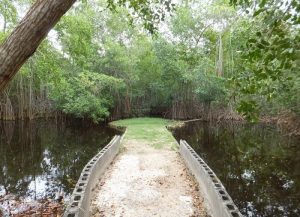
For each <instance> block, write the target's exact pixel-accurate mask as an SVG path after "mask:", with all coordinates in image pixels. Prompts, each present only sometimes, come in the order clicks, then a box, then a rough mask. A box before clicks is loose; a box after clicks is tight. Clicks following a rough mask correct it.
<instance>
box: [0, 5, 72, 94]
mask: <svg viewBox="0 0 300 217" xmlns="http://www.w3.org/2000/svg"><path fill="white" fill-rule="evenodd" d="M75 1H76V0H37V1H36V2H35V3H34V4H33V6H32V7H31V8H30V10H29V11H28V13H27V14H26V16H25V17H24V18H23V19H22V21H21V22H20V23H19V24H18V26H17V27H16V28H15V29H14V30H13V32H12V33H11V35H10V36H9V37H8V38H7V40H6V41H5V42H4V43H3V44H2V45H1V46H0V91H2V90H3V89H4V87H5V86H6V85H7V84H8V83H9V81H10V80H11V79H12V78H13V76H14V75H15V74H16V73H17V72H18V70H19V69H20V68H21V66H22V65H23V64H24V63H25V62H26V60H27V59H28V58H29V57H30V56H32V55H33V53H34V52H35V51H36V49H37V48H38V46H39V45H40V43H41V42H42V40H43V39H44V38H45V37H46V36H47V34H48V32H49V31H50V30H51V28H52V27H54V25H55V24H56V23H57V22H58V21H59V19H60V18H61V17H62V16H63V15H64V14H65V13H66V12H67V11H68V10H69V9H70V7H71V6H72V5H73V4H74V3H75Z"/></svg>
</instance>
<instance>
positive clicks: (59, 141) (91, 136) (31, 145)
mask: <svg viewBox="0 0 300 217" xmlns="http://www.w3.org/2000/svg"><path fill="white" fill-rule="evenodd" d="M117 133H119V132H117V131H116V130H114V129H111V128H108V127H99V126H93V127H88V126H81V124H80V123H75V122H73V123H72V125H71V126H70V125H69V124H66V123H56V122H55V121H49V120H48V121H41V120H38V121H34V122H0V196H1V195H4V194H6V193H10V194H14V195H17V196H22V197H23V198H25V199H41V198H45V197H47V198H54V197H55V194H56V193H58V192H63V193H64V194H65V195H69V194H70V193H71V192H72V189H73V187H74V184H75V183H76V181H77V179H78V177H79V175H80V173H81V170H82V168H83V167H84V165H85V164H86V163H87V162H88V160H89V159H90V158H91V157H92V156H93V155H94V154H95V153H96V152H97V151H98V150H100V149H101V148H102V147H103V146H104V145H106V144H107V143H108V142H109V141H110V140H111V138H112V137H113V136H114V135H115V134H117Z"/></svg>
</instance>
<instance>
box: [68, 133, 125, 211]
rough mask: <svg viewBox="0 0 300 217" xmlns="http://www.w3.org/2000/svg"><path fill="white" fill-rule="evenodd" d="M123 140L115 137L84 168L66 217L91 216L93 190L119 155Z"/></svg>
mask: <svg viewBox="0 0 300 217" xmlns="http://www.w3.org/2000/svg"><path fill="white" fill-rule="evenodd" d="M121 138H122V137H121V136H115V137H114V138H113V139H112V140H111V141H110V143H109V144H108V145H107V146H105V147H104V148H103V149H102V150H101V151H100V152H99V153H98V154H96V155H95V156H94V157H93V158H92V159H91V160H90V161H89V162H88V163H87V164H86V166H85V167H84V168H83V170H82V173H81V175H80V177H79V179H78V182H77V184H76V186H75V189H74V191H73V194H72V196H71V199H70V202H69V205H68V206H67V209H66V211H65V213H64V217H87V216H89V211H90V202H91V196H92V190H93V189H94V188H95V187H96V185H97V183H98V181H99V179H100V178H101V175H102V174H103V173H104V171H105V170H106V169H107V167H108V166H109V164H110V163H111V162H112V161H113V159H114V158H115V156H116V155H117V154H118V152H119V147H120V141H121Z"/></svg>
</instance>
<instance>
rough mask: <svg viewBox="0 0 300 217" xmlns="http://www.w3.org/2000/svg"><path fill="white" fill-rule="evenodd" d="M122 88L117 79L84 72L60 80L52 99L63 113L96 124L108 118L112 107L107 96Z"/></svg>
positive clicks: (111, 99)
mask: <svg viewBox="0 0 300 217" xmlns="http://www.w3.org/2000/svg"><path fill="white" fill-rule="evenodd" d="M122 86H123V83H122V81H121V80H119V79H116V78H113V77H111V76H107V75H103V74H99V73H94V72H88V71H84V72H82V73H79V74H78V75H77V76H76V77H74V76H73V77H71V78H69V79H64V80H62V81H61V84H60V85H59V86H58V87H56V89H55V90H53V91H54V92H53V95H52V98H53V99H54V100H55V101H56V104H57V107H58V108H60V109H61V110H62V111H64V112H65V113H67V114H72V115H75V116H76V117H80V118H89V119H91V120H93V121H94V122H96V123H98V122H99V121H102V120H104V119H105V118H107V117H108V115H109V108H110V107H111V106H112V105H113V98H112V97H111V96H110V95H109V94H110V93H111V91H112V90H113V89H114V90H117V89H119V88H122Z"/></svg>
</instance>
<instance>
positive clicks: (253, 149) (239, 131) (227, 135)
mask: <svg viewBox="0 0 300 217" xmlns="http://www.w3.org/2000/svg"><path fill="white" fill-rule="evenodd" d="M173 135H174V136H175V137H176V139H177V140H179V139H185V140H186V141H187V142H188V143H189V144H190V145H191V146H192V147H193V148H194V149H195V151H196V152H197V153H198V154H199V155H200V156H201V157H202V158H203V159H204V160H205V161H206V162H207V163H208V164H209V166H210V167H211V168H212V169H213V170H214V172H215V173H216V174H217V176H218V177H219V178H220V180H221V181H222V182H223V184H224V186H225V187H226V189H227V191H228V193H229V194H230V195H231V197H232V199H233V200H234V202H235V203H236V205H237V206H238V207H239V209H240V211H241V213H242V214H243V215H244V216H253V217H260V216H264V217H265V216H268V217H269V216H270V217H271V216H272V217H283V216H300V141H299V139H296V138H290V137H287V136H284V135H282V134H280V133H279V132H278V130H276V128H274V127H272V126H267V125H258V124H256V125H251V124H232V123H231V124H229V123H228V124H221V125H220V124H219V125H217V124H209V123H205V122H190V123H187V124H186V125H185V126H184V127H183V128H180V129H176V130H175V131H174V132H173Z"/></svg>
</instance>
